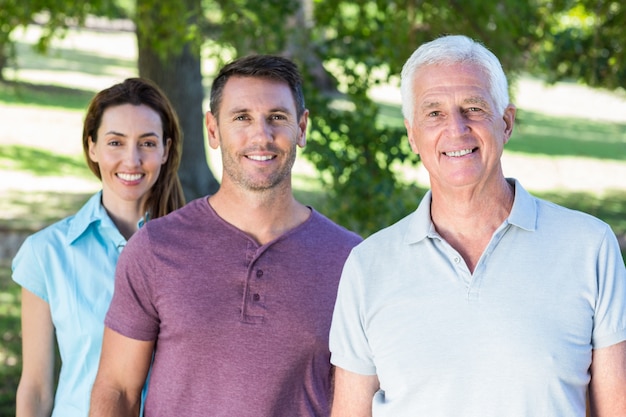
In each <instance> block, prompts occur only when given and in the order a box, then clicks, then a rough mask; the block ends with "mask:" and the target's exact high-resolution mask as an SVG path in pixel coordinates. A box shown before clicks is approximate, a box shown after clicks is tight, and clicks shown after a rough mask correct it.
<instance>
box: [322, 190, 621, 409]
mask: <svg viewBox="0 0 626 417" xmlns="http://www.w3.org/2000/svg"><path fill="white" fill-rule="evenodd" d="M509 181H510V182H511V183H514V184H515V201H514V204H513V207H512V210H511V213H510V215H509V217H508V218H507V219H506V220H505V221H504V222H503V223H502V225H501V226H500V227H499V228H498V229H497V230H496V231H495V232H494V234H493V236H492V238H491V241H490V242H489V244H488V245H487V248H486V249H485V251H484V253H483V254H482V256H481V258H480V260H479V262H478V264H477V265H476V268H475V270H474V272H473V273H471V272H470V271H469V269H468V268H467V265H466V264H465V262H464V260H463V258H462V257H461V256H460V254H459V253H458V252H457V251H456V250H455V249H454V248H453V247H452V246H450V245H449V244H448V243H447V242H446V241H445V240H444V239H443V238H442V237H441V236H440V235H439V233H437V231H436V229H435V227H434V225H433V223H432V221H431V217H430V202H431V194H430V193H428V194H427V195H426V196H425V197H424V199H423V200H422V202H421V203H420V205H419V207H418V209H417V211H415V212H414V213H412V214H410V215H409V216H407V217H405V218H404V219H403V220H401V221H400V222H398V223H397V224H395V225H393V226H390V227H388V228H386V229H383V230H382V231H380V232H378V233H376V234H374V235H372V236H370V237H369V238H368V239H366V240H365V241H364V242H363V243H362V244H360V245H359V246H357V247H356V248H355V249H354V250H353V251H352V253H351V254H350V256H349V257H348V259H347V261H346V265H345V267H344V270H343V274H342V277H341V281H340V284H339V291H338V296H337V302H336V306H335V311H334V315H333V321H332V326H331V331H330V350H331V362H332V363H333V364H334V365H336V366H339V367H341V368H343V369H346V370H348V371H351V372H354V373H359V374H364V375H374V374H375V375H377V376H378V379H379V381H380V386H381V390H380V391H379V392H377V393H376V395H375V397H374V399H373V403H372V406H373V408H372V410H373V416H374V417H382V416H385V417H403V416H407V417H408V416H411V417H412V416H418V415H419V416H422V415H423V416H455V417H474V416H481V417H501V416H508V417H528V416H568V417H584V416H585V394H586V391H587V385H588V383H589V380H590V375H589V365H590V363H591V357H592V356H591V355H592V351H593V349H598V348H602V347H606V346H609V345H612V344H615V343H618V342H620V341H623V340H626V270H625V268H624V262H623V259H622V257H621V253H620V250H619V245H618V243H617V239H616V237H615V234H614V233H613V232H612V231H611V229H610V227H609V226H608V225H607V224H606V223H604V222H602V221H600V220H598V219H596V218H594V217H592V216H589V215H587V214H584V213H581V212H577V211H573V210H569V209H566V208H564V207H560V206H557V205H555V204H552V203H550V202H547V201H544V200H540V199H537V198H535V197H533V196H531V195H530V194H528V193H527V192H526V190H524V189H523V188H522V186H521V185H520V184H519V183H518V182H517V181H514V180H509Z"/></svg>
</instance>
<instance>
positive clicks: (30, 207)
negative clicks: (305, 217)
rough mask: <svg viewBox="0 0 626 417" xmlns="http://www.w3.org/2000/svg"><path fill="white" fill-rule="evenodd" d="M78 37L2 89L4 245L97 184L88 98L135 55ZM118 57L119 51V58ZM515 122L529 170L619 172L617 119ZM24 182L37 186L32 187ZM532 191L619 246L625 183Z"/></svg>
mask: <svg viewBox="0 0 626 417" xmlns="http://www.w3.org/2000/svg"><path fill="white" fill-rule="evenodd" d="M124 36H126V37H124ZM84 37H87V38H89V39H88V40H87V41H85V40H84V39H83V38H82V37H74V38H72V37H71V36H70V37H69V38H68V39H66V40H65V41H64V43H62V46H61V47H59V48H57V49H55V50H54V51H53V52H52V54H51V56H49V57H47V58H43V57H40V56H37V55H35V54H34V53H33V52H32V51H31V50H30V48H29V46H28V45H29V42H32V40H31V38H32V35H30V34H28V36H26V35H25V37H24V41H23V42H20V43H18V51H19V53H20V56H22V57H23V60H22V61H21V69H20V72H18V75H19V79H18V80H16V81H14V82H9V83H0V120H1V121H2V123H3V131H2V132H0V175H5V176H7V177H5V178H4V179H2V182H3V183H4V185H5V186H6V185H7V184H6V182H7V181H8V179H7V178H9V177H8V175H9V174H11V175H13V174H15V175H16V177H15V178H18V179H17V180H16V181H17V182H19V184H20V186H22V188H20V187H16V186H15V184H11V185H12V186H13V188H11V187H9V188H6V189H0V213H2V214H0V233H2V237H0V239H2V240H4V242H5V243H7V242H8V241H10V240H11V239H13V240H16V241H19V240H20V239H22V238H23V236H25V235H27V234H29V233H31V232H33V231H35V230H37V229H39V228H41V227H43V226H45V225H47V224H50V223H51V222H53V221H55V220H57V219H59V218H61V217H64V216H66V215H68V214H71V213H73V212H74V211H75V210H76V209H77V208H78V207H79V206H80V205H81V204H82V203H83V202H84V201H85V200H86V198H87V197H88V195H89V194H90V190H89V189H90V187H91V186H93V187H97V183H94V181H93V179H92V175H91V173H90V172H89V171H88V169H87V168H86V167H85V164H84V161H83V159H82V156H81V155H80V144H79V143H80V128H81V126H80V122H81V118H82V112H83V110H84V108H85V106H86V104H87V102H88V101H89V99H90V98H91V96H92V95H93V93H94V91H96V90H98V89H100V88H102V87H104V86H108V85H110V84H111V83H112V82H113V80H115V81H118V80H119V79H121V78H123V77H125V76H129V75H133V71H134V67H133V61H132V54H133V52H132V51H130V52H129V50H128V48H126V47H125V48H126V49H124V48H121V47H120V44H122V43H123V42H126V41H127V38H128V34H126V35H124V34H101V33H86V34H85V35H84ZM104 37H106V40H107V42H108V43H107V45H108V47H107V48H102V50H100V51H98V53H96V52H95V51H91V52H90V51H89V48H88V47H86V46H84V45H93V43H94V42H95V41H96V40H98V39H99V40H102V39H103V38H104ZM94 39H95V40H94ZM124 39H126V41H124ZM90 47H92V46H90ZM131 49H132V48H131ZM116 50H120V51H123V52H124V53H123V54H119V55H116V54H115V51H116ZM16 109H17V111H16ZM5 110H6V111H8V110H12V111H14V112H15V114H25V115H27V119H25V120H20V119H19V118H18V117H15V116H12V117H11V119H10V120H6V119H2V118H1V117H2V112H3V111H5ZM39 113H41V114H47V115H48V116H49V117H51V118H52V121H51V122H50V121H48V122H47V123H48V124H49V123H53V125H52V126H50V125H45V126H39V127H38V128H37V130H29V129H30V128H34V125H36V124H37V120H38V119H37V118H36V117H34V116H33V115H37V114H39ZM50 115H52V116H50ZM518 116H519V117H518V123H519V124H518V128H517V129H516V133H515V138H514V139H515V140H511V141H510V142H509V144H507V147H506V152H507V153H509V154H510V155H514V156H516V157H518V158H524V159H523V160H524V161H526V163H527V164H529V165H531V166H532V165H533V164H535V163H537V161H539V160H540V159H541V158H543V159H541V161H545V160H546V158H547V160H549V161H560V160H565V159H568V158H574V159H573V161H575V163H580V166H581V167H582V166H584V167H587V166H591V165H587V163H588V162H590V161H591V162H593V166H594V167H600V168H599V169H600V170H602V167H604V166H607V167H608V166H609V165H610V166H612V167H618V168H619V169H622V168H624V167H626V125H625V124H624V123H622V122H610V121H604V122H601V121H592V120H589V119H584V118H574V117H556V116H551V115H548V114H543V113H541V112H537V111H533V110H524V109H521V110H520V112H519V113H518ZM381 121H383V122H384V123H390V124H400V125H401V124H402V119H401V116H400V110H399V107H398V106H397V105H392V104H384V105H383V107H382V113H381ZM12 135H13V136H12ZM555 163H556V162H555ZM584 169H586V168H584ZM594 169H597V168H594ZM607 172H608V171H607ZM616 172H622V171H616ZM601 174H602V173H601ZM589 175H591V173H589ZM11 178H13V177H11ZM50 179H52V185H51V186H50V187H48V188H45V189H42V184H43V183H45V182H46V181H50ZM295 179H296V187H297V190H296V192H297V195H298V196H299V197H300V198H301V199H303V200H305V201H306V202H309V203H312V204H313V205H315V202H317V201H321V200H323V199H324V194H323V192H322V191H320V187H318V186H316V184H317V183H316V178H315V173H314V172H313V173H312V172H310V171H309V170H303V171H301V172H300V171H299V172H296V175H295ZM70 180H71V181H72V182H71V184H78V185H79V186H77V187H76V188H73V187H72V188H71V189H66V188H65V187H66V184H70V183H69V182H66V181H70ZM21 181H24V183H22V182H21ZM90 181H91V182H90ZM620 181H622V182H623V181H626V180H624V179H623V178H622V179H621V180H620ZM30 182H34V183H35V186H32V187H31V185H30ZM522 183H524V181H522ZM535 194H538V195H539V196H541V197H545V198H547V199H550V200H552V201H555V202H557V203H560V204H563V205H565V206H567V207H571V208H574V209H578V210H581V211H585V212H588V213H591V214H593V215H595V216H597V217H599V218H601V219H603V220H605V221H606V222H608V223H609V224H610V225H611V226H612V227H613V229H614V230H615V232H616V233H617V234H618V235H619V236H620V238H621V239H622V243H623V244H626V215H625V214H624V213H626V186H624V187H621V188H617V189H615V190H611V189H603V190H602V192H597V190H593V189H588V190H586V189H582V190H575V191H569V190H563V189H549V190H546V189H542V190H538V191H536V192H535ZM1 249H3V252H2V253H1V255H2V257H1V258H0V417H1V416H12V415H14V413H15V410H14V395H15V387H16V385H17V381H18V378H19V372H20V366H21V362H20V360H21V359H20V334H19V330H20V324H19V315H20V296H19V288H18V287H17V286H16V285H14V284H12V282H11V280H10V258H11V256H12V249H7V248H1Z"/></svg>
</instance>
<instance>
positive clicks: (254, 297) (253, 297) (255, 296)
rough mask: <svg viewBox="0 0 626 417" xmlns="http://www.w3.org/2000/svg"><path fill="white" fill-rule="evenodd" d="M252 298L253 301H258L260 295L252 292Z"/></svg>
mask: <svg viewBox="0 0 626 417" xmlns="http://www.w3.org/2000/svg"><path fill="white" fill-rule="evenodd" d="M252 299H253V300H254V301H259V300H260V299H261V296H260V295H259V294H254V295H253V296H252Z"/></svg>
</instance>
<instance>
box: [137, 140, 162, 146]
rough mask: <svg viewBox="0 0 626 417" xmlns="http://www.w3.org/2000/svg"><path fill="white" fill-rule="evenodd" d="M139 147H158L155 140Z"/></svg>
mask: <svg viewBox="0 0 626 417" xmlns="http://www.w3.org/2000/svg"><path fill="white" fill-rule="evenodd" d="M141 146H143V147H146V148H156V147H157V146H158V143H157V141H156V140H147V141H145V142H143V143H142V144H141Z"/></svg>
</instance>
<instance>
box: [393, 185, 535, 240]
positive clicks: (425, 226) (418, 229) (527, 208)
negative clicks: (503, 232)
mask: <svg viewBox="0 0 626 417" xmlns="http://www.w3.org/2000/svg"><path fill="white" fill-rule="evenodd" d="M507 181H508V182H509V183H510V184H512V185H513V186H514V187H515V198H514V200H513V207H512V208H511V213H510V214H509V217H508V218H507V219H506V220H505V222H507V223H509V224H512V225H514V226H517V227H519V228H521V229H525V230H528V231H534V230H535V229H536V228H537V205H536V204H535V198H534V197H533V196H531V195H530V194H529V193H528V191H526V190H525V189H524V187H522V185H521V184H520V183H519V181H517V180H516V179H515V178H507ZM431 201H432V192H431V191H430V190H428V192H427V193H426V194H425V195H424V197H423V198H422V201H421V202H420V204H419V206H418V207H417V210H416V211H415V212H413V214H412V216H411V219H410V222H409V226H408V228H407V230H406V233H405V235H404V242H405V243H407V244H411V243H416V242H419V241H421V240H423V239H425V238H427V237H430V238H432V237H437V236H439V234H438V233H437V231H436V230H435V226H434V225H433V222H432V220H431V218H430V203H431Z"/></svg>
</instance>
